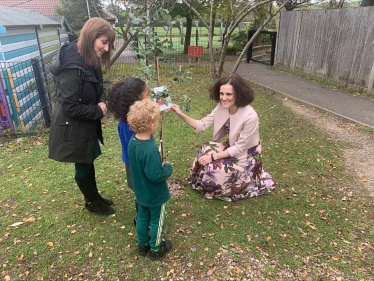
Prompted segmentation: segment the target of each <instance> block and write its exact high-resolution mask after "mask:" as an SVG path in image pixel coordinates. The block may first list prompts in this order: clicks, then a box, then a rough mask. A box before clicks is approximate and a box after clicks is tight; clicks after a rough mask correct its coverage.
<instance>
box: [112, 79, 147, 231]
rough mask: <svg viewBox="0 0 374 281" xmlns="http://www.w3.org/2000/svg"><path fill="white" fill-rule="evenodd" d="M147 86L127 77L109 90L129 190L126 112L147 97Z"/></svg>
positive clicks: (128, 132) (136, 207)
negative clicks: (116, 120) (117, 121)
mask: <svg viewBox="0 0 374 281" xmlns="http://www.w3.org/2000/svg"><path fill="white" fill-rule="evenodd" d="M149 98H150V96H149V86H148V85H147V83H145V82H144V81H143V80H141V79H138V78H135V77H129V78H127V79H126V80H125V81H121V82H118V83H116V84H114V86H113V88H112V89H111V91H110V92H109V98H108V110H109V111H110V112H112V113H113V114H114V117H115V118H116V119H118V120H120V122H119V123H118V135H119V138H120V140H121V144H122V160H123V162H125V169H126V177H127V185H128V187H129V188H130V189H131V190H134V187H133V183H132V178H131V171H130V160H129V155H128V153H127V146H128V144H129V141H130V138H131V136H132V135H133V133H134V132H132V131H131V130H130V128H129V124H128V123H127V114H128V113H129V110H130V106H131V105H133V104H134V102H136V101H138V100H143V99H149ZM135 209H136V214H137V213H138V204H137V203H136V200H135ZM134 225H136V216H135V218H134Z"/></svg>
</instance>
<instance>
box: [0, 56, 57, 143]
mask: <svg viewBox="0 0 374 281" xmlns="http://www.w3.org/2000/svg"><path fill="white" fill-rule="evenodd" d="M54 54H55V52H54V53H51V54H49V55H48V56H47V57H44V58H42V59H41V58H35V59H31V60H28V61H23V62H0V114H1V115H0V119H1V122H0V136H2V135H17V134H24V133H33V132H35V130H36V129H37V127H38V126H42V127H48V126H49V124H50V112H51V98H52V97H53V94H54V92H55V88H54V83H53V82H52V75H51V73H50V72H49V62H50V61H51V59H52V57H53V56H54Z"/></svg>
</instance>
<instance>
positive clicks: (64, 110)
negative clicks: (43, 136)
mask: <svg viewBox="0 0 374 281" xmlns="http://www.w3.org/2000/svg"><path fill="white" fill-rule="evenodd" d="M51 72H52V74H53V75H55V76H56V80H55V82H56V100H55V104H54V108H53V115H52V121H51V128H50V136H49V158H51V159H54V160H56V161H60V162H72V163H92V162H93V160H94V159H93V154H94V153H93V152H94V142H95V135H97V137H98V139H99V140H100V141H101V142H102V143H103V136H102V129H101V121H100V119H101V118H103V112H102V110H101V108H100V107H99V106H98V105H97V104H98V103H99V102H100V101H103V98H102V95H103V74H102V71H101V68H98V69H95V70H93V68H91V70H90V68H89V67H88V65H87V64H86V63H85V62H84V60H83V58H82V57H81V56H80V54H79V53H78V51H77V46H76V43H74V42H73V43H71V44H68V45H64V46H62V47H61V49H60V50H59V52H58V54H57V55H56V57H55V58H54V59H53V61H52V66H51ZM94 73H95V75H94Z"/></svg>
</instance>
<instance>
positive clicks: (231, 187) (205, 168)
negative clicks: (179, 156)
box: [190, 142, 275, 202]
mask: <svg viewBox="0 0 374 281" xmlns="http://www.w3.org/2000/svg"><path fill="white" fill-rule="evenodd" d="M227 148H228V145H227V144H226V143H217V142H209V143H206V144H204V145H203V147H201V148H200V149H199V151H198V152H197V155H196V157H195V159H194V162H193V166H192V169H191V175H190V184H191V187H192V188H193V189H195V190H197V191H198V192H200V193H202V195H203V196H204V198H206V199H221V200H224V201H228V202H231V201H237V200H241V199H245V198H248V197H254V196H260V195H262V194H266V193H269V192H270V190H271V189H273V188H275V183H274V182H273V179H272V177H271V176H270V175H269V174H268V173H267V172H265V171H264V170H263V169H262V161H261V144H260V143H259V144H258V145H257V146H254V147H252V148H250V149H248V151H247V153H246V154H244V155H241V156H239V157H228V158H223V159H218V160H215V161H213V162H211V163H209V164H206V165H200V164H199V162H198V161H197V160H198V159H199V158H200V157H201V156H203V155H204V154H211V153H218V152H221V151H224V150H226V149H227Z"/></svg>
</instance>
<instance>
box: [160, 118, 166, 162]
mask: <svg viewBox="0 0 374 281" xmlns="http://www.w3.org/2000/svg"><path fill="white" fill-rule="evenodd" d="M163 123H164V122H163V120H162V112H161V114H160V125H161V126H160V154H161V161H162V162H164V160H165V153H164V130H163V127H164V126H163V125H164V124H163Z"/></svg>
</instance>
